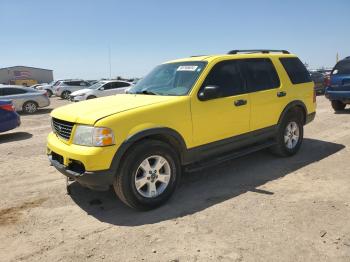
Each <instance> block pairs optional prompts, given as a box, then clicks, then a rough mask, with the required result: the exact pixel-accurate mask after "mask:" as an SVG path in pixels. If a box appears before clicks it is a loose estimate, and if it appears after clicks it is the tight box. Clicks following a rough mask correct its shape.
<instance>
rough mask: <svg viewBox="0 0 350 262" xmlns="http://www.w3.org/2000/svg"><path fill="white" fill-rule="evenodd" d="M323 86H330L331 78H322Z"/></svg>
mask: <svg viewBox="0 0 350 262" xmlns="http://www.w3.org/2000/svg"><path fill="white" fill-rule="evenodd" d="M324 85H325V86H330V85H331V78H330V77H329V76H326V77H325V78H324Z"/></svg>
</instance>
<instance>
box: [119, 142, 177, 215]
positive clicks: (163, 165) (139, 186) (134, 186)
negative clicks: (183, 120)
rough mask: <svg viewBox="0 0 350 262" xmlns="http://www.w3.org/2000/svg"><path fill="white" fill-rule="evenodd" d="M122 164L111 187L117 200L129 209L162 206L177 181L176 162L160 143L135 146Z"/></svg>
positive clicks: (167, 149)
mask: <svg viewBox="0 0 350 262" xmlns="http://www.w3.org/2000/svg"><path fill="white" fill-rule="evenodd" d="M122 163H123V164H122V166H121V168H120V170H119V173H118V174H117V177H116V180H115V182H114V185H113V186H114V190H115V192H116V194H117V195H118V197H119V198H120V199H121V200H122V201H123V202H124V203H125V204H127V205H128V206H130V207H132V208H136V209H139V210H149V209H153V208H156V207H158V206H160V205H162V204H163V203H165V202H166V201H167V200H168V199H169V198H170V197H171V195H172V193H173V192H174V190H175V189H176V186H177V184H178V182H179V180H180V176H181V167H180V161H179V158H178V156H177V154H176V152H175V151H174V150H173V149H172V148H171V147H170V146H169V145H167V144H166V143H163V142H161V141H157V140H144V141H142V142H140V143H139V144H136V145H135V146H133V147H132V148H131V149H130V150H128V152H127V153H126V156H125V157H124V159H123V162H122Z"/></svg>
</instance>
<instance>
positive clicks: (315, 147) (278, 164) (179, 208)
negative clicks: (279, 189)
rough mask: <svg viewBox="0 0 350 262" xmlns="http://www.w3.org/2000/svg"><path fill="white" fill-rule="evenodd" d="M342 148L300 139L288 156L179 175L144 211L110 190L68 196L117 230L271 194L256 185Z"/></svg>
mask: <svg viewBox="0 0 350 262" xmlns="http://www.w3.org/2000/svg"><path fill="white" fill-rule="evenodd" d="M343 148H345V146H344V145H341V144H336V143H332V142H326V141H321V140H316V139H308V138H305V139H304V142H303V145H302V147H301V149H300V151H299V152H298V154H296V155H295V156H293V157H289V158H279V157H276V156H274V155H272V154H269V153H266V152H265V150H264V151H260V152H256V153H253V154H250V155H247V156H244V157H241V158H237V159H235V160H232V161H228V162H226V163H225V164H221V165H219V166H213V167H211V168H208V169H206V170H202V171H200V172H193V173H184V174H183V177H182V182H181V185H180V187H179V188H178V189H177V190H176V191H175V194H174V196H173V197H172V198H171V199H170V201H168V202H167V203H166V204H165V205H163V206H161V207H159V208H157V209H155V210H151V211H148V212H139V211H137V210H134V209H131V208H129V207H127V206H126V205H124V204H123V203H122V202H121V201H120V200H119V199H118V198H117V197H116V195H115V193H114V191H113V190H109V191H106V192H98V191H92V190H90V189H87V188H83V187H82V186H80V185H79V184H77V183H73V184H72V185H71V197H72V199H73V201H75V203H76V204H77V205H79V206H80V207H81V208H82V209H83V210H85V211H86V212H87V213H88V214H89V215H91V216H94V217H95V218H96V219H98V220H100V221H102V222H107V223H110V224H113V225H120V226H138V225H144V224H153V223H158V222H161V221H164V220H170V219H175V218H178V217H182V216H186V215H188V214H193V213H196V212H199V211H201V210H204V209H206V208H208V207H211V206H213V205H216V204H218V203H221V202H223V201H226V200H228V199H231V198H234V197H236V196H239V195H241V194H243V193H246V192H248V191H251V192H256V193H258V194H264V195H273V194H274V193H273V192H269V191H266V190H262V189H258V187H259V186H262V185H264V184H265V183H267V182H269V181H273V180H275V179H278V178H281V177H284V176H286V175H288V174H290V173H292V172H294V171H296V170H298V169H300V168H303V167H305V166H307V165H310V164H312V163H314V162H317V161H320V160H322V159H324V158H326V157H328V156H330V155H332V154H335V153H336V152H338V151H340V150H342V149H343Z"/></svg>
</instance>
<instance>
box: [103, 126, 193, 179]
mask: <svg viewBox="0 0 350 262" xmlns="http://www.w3.org/2000/svg"><path fill="white" fill-rule="evenodd" d="M150 136H161V137H163V138H165V139H168V140H169V142H172V145H174V146H176V147H177V148H176V149H177V150H178V151H179V152H180V157H181V162H183V156H184V153H185V152H186V150H187V146H186V143H185V141H184V139H183V138H182V136H181V135H180V134H179V133H178V132H176V131H175V130H173V129H171V128H167V127H158V128H150V129H145V130H143V131H140V132H138V133H136V134H134V135H132V136H130V137H128V138H127V139H126V140H125V141H124V142H123V143H122V144H121V146H120V147H119V148H118V150H117V152H116V153H115V155H114V157H113V160H112V164H111V168H110V169H111V170H113V172H115V173H116V172H117V171H118V168H119V165H120V161H121V159H122V157H123V155H124V153H125V152H126V151H127V150H128V149H129V148H130V147H131V146H132V145H133V144H134V143H135V142H136V141H138V140H141V139H144V138H147V137H150Z"/></svg>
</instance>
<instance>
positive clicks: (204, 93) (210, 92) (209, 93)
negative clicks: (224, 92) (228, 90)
mask: <svg viewBox="0 0 350 262" xmlns="http://www.w3.org/2000/svg"><path fill="white" fill-rule="evenodd" d="M219 97H221V92H220V88H219V87H218V86H206V87H204V88H203V89H202V90H201V91H200V92H199V94H198V98H199V100H201V101H207V100H210V99H215V98H219Z"/></svg>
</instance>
